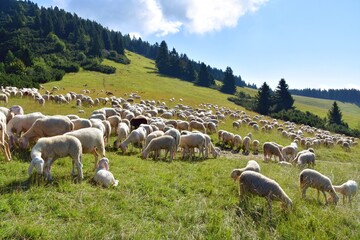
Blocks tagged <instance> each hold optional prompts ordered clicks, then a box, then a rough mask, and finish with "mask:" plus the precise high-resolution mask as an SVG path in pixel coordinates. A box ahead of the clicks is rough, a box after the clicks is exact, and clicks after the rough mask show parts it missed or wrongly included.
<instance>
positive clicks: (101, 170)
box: [94, 157, 119, 187]
mask: <svg viewBox="0 0 360 240" xmlns="http://www.w3.org/2000/svg"><path fill="white" fill-rule="evenodd" d="M94 181H95V182H96V183H97V184H99V185H101V186H103V187H109V186H114V187H116V186H117V185H118V184H119V180H115V178H114V175H113V174H112V173H111V172H110V171H109V159H107V158H106V157H103V158H101V159H100V161H99V163H98V165H97V168H96V173H95V176H94Z"/></svg>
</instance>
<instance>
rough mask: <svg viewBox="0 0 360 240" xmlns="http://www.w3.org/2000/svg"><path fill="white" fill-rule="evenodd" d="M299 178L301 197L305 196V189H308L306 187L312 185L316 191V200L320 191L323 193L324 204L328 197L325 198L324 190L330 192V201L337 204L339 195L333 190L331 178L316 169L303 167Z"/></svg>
mask: <svg viewBox="0 0 360 240" xmlns="http://www.w3.org/2000/svg"><path fill="white" fill-rule="evenodd" d="M299 180H300V189H301V193H302V197H303V198H306V190H307V189H308V187H312V188H315V189H317V191H318V201H319V200H320V199H319V195H320V191H321V192H322V193H323V194H324V197H325V202H326V204H327V203H328V199H327V198H326V194H325V192H328V193H329V194H330V196H331V198H332V201H333V202H334V203H335V204H337V202H338V201H339V197H338V195H337V194H336V192H335V189H334V187H333V185H332V183H331V180H330V179H329V178H328V177H326V176H325V175H323V174H321V173H319V172H318V171H316V170H312V169H304V170H302V171H301V173H300V177H299Z"/></svg>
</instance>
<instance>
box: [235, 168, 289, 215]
mask: <svg viewBox="0 0 360 240" xmlns="http://www.w3.org/2000/svg"><path fill="white" fill-rule="evenodd" d="M239 192H240V202H242V201H243V200H244V199H245V197H246V196H247V195H248V193H252V194H253V195H258V196H260V197H264V198H266V200H267V203H268V207H269V212H270V215H271V208H272V206H271V201H272V200H275V201H280V202H281V206H282V208H285V207H286V208H291V207H292V201H291V199H290V198H289V197H288V195H287V194H286V193H285V192H284V190H283V189H282V188H281V187H280V185H279V184H278V183H277V182H276V181H274V180H272V179H270V178H268V177H266V176H264V175H262V174H261V173H258V172H254V171H245V172H243V173H242V174H241V175H240V177H239Z"/></svg>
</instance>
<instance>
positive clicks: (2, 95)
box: [0, 93, 9, 103]
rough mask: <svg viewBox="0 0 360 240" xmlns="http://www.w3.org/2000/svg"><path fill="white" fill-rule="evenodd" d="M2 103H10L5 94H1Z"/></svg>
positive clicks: (0, 100)
mask: <svg viewBox="0 0 360 240" xmlns="http://www.w3.org/2000/svg"><path fill="white" fill-rule="evenodd" d="M0 102H4V103H8V102H9V99H8V96H7V95H6V94H5V93H0Z"/></svg>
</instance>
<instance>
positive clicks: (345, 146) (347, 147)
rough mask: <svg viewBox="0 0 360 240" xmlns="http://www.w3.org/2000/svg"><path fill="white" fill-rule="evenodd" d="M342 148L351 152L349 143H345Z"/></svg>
mask: <svg viewBox="0 0 360 240" xmlns="http://www.w3.org/2000/svg"><path fill="white" fill-rule="evenodd" d="M341 147H342V148H343V149H344V150H345V152H350V151H351V149H350V143H348V142H343V143H342V145H341Z"/></svg>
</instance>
